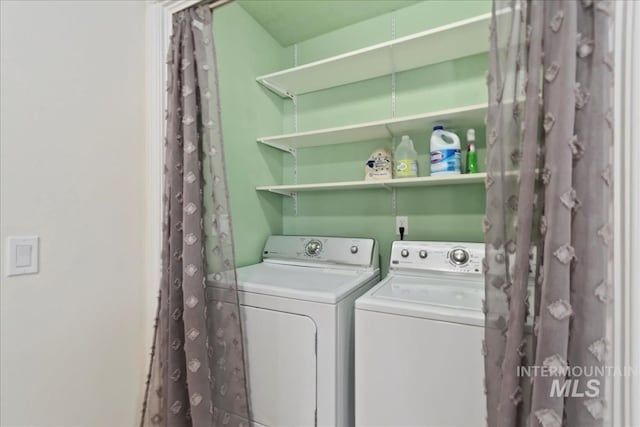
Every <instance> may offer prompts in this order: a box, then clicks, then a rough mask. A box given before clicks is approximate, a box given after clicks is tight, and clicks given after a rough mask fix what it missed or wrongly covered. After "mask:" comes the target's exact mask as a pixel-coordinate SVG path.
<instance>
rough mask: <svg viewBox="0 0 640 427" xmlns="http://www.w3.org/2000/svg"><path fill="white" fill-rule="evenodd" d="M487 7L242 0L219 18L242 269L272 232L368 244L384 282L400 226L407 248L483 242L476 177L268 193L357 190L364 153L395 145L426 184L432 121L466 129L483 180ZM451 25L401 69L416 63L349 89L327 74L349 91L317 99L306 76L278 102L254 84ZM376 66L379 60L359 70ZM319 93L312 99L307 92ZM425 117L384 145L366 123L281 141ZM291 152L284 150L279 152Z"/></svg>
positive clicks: (336, 89) (273, 91)
mask: <svg viewBox="0 0 640 427" xmlns="http://www.w3.org/2000/svg"><path fill="white" fill-rule="evenodd" d="M490 7H491V3H490V2H489V1H487V0H482V1H476V0H472V1H456V2H450V1H355V2H348V1H347V2H322V1H300V2H290V1H270V2H262V1H248V0H240V1H237V2H233V3H231V4H228V5H225V6H224V7H220V8H219V9H218V10H217V11H216V13H215V14H214V25H213V28H214V30H213V31H214V33H215V38H214V39H215V43H216V52H217V62H218V68H219V79H220V80H219V82H220V98H221V112H222V127H223V132H224V139H225V156H226V162H227V163H226V164H227V175H228V180H229V191H230V198H231V209H232V213H233V233H234V240H235V246H236V256H237V258H236V263H237V266H238V267H241V266H245V265H249V264H253V263H257V262H259V261H260V260H261V255H262V248H263V246H264V243H265V241H266V238H267V237H268V236H269V235H274V234H300V235H329V236H362V237H365V236H366V237H373V238H376V239H377V240H378V242H379V244H380V255H381V259H382V260H383V262H381V266H382V268H383V271H382V275H383V276H384V275H385V274H386V266H387V263H386V262H385V261H386V260H388V259H389V250H390V248H391V242H392V241H394V240H397V239H399V236H398V235H397V229H396V218H395V217H396V216H407V217H408V219H409V224H410V225H409V229H408V235H407V236H406V239H408V240H431V241H433V240H443V241H466V242H482V241H483V232H482V226H481V223H482V217H483V215H484V211H485V192H484V185H483V179H480V177H479V176H478V177H476V178H470V180H468V181H461V182H460V183H458V182H452V183H449V184H446V183H444V184H438V185H423V184H422V183H421V182H418V183H417V184H416V185H415V186H413V185H411V186H409V185H407V186H402V187H398V188H396V187H391V186H385V185H380V186H378V187H377V188H373V189H372V188H369V187H363V188H359V184H357V183H356V184H355V185H351V187H352V188H350V189H348V190H346V189H344V188H327V189H324V190H321V191H290V190H286V191H280V190H278V188H279V187H278V186H282V185H301V184H318V183H336V182H342V183H353V182H356V181H358V182H359V181H362V180H363V179H364V167H365V163H366V161H367V159H368V158H369V155H370V154H371V153H372V152H373V151H374V150H375V149H377V148H383V147H384V148H386V149H388V150H390V151H393V149H394V148H395V147H396V146H397V144H398V143H399V142H400V136H401V135H403V134H407V135H409V136H410V138H411V139H412V140H413V141H414V144H415V148H416V151H417V153H418V168H419V176H420V177H425V176H428V175H429V167H430V165H429V161H428V158H429V139H430V136H431V132H432V126H431V124H433V123H438V122H443V123H444V124H445V126H446V129H449V130H452V131H454V132H456V133H457V134H458V136H459V137H460V138H461V140H462V141H465V139H464V136H465V135H466V131H467V129H469V128H473V129H475V133H476V135H477V141H476V142H477V152H478V165H479V169H480V170H479V172H480V173H482V172H484V154H485V141H484V135H485V125H484V114H485V112H486V104H487V89H486V83H485V73H486V70H487V67H488V65H487V64H488V53H487V50H488V42H487V40H486V28H487V26H488V23H489V17H488V16H489V12H490ZM483 16H485V17H486V18H485V19H486V22H485V21H482V17H483ZM479 17H480V18H479ZM474 19H480V21H479V22H480V25H479V27H481V29H482V31H481V32H478V34H477V35H474V34H475V33H474V31H475V30H473V22H474ZM468 22H471V24H469V23H468ZM455 23H462V24H463V25H459V26H455V25H454V28H453V29H452V30H451V31H449V32H448V33H447V34H446V37H444V36H443V37H441V38H440V39H438V38H436V37H432V39H430V40H426V41H425V42H424V46H423V47H421V48H418V49H414V51H413V53H412V54H410V55H408V59H407V58H405V62H411V61H415V64H418V65H420V64H426V65H425V66H418V67H417V68H411V67H410V69H407V70H405V71H399V72H393V73H389V74H384V75H379V76H377V77H374V78H366V79H364V80H355V81H353V80H354V79H351V78H350V74H351V73H352V72H353V67H351V66H349V65H347V66H346V67H345V68H344V69H343V70H342V72H338V73H332V76H334V77H333V78H334V79H335V78H337V79H338V80H340V78H344V79H345V80H347V83H346V84H339V85H336V86H332V87H327V88H322V85H323V77H327V76H326V75H324V76H323V74H322V73H323V72H322V69H319V71H318V72H319V74H318V75H316V76H315V77H314V75H313V74H311V77H309V76H307V77H304V76H303V77H301V79H302V80H301V82H302V83H301V84H302V86H305V85H306V87H307V89H308V88H311V89H312V90H310V91H309V92H305V93H300V94H297V95H295V96H294V97H293V98H292V97H289V96H287V95H286V93H284V94H283V93H278V91H279V88H278V86H277V85H274V86H272V87H267V86H268V82H265V83H266V84H265V85H263V84H260V83H259V82H258V81H257V80H256V79H257V78H258V77H261V76H269V75H272V74H273V73H278V72H280V71H282V70H288V69H290V68H291V67H295V66H301V65H305V64H310V63H313V62H315V61H322V60H325V59H327V58H333V57H335V56H336V55H343V54H344V55H349V54H350V53H353V52H357V51H358V50H359V49H364V48H368V47H370V46H374V45H377V44H380V43H384V42H389V41H391V40H394V39H403V38H406V37H411V36H412V35H416V34H420V33H424V32H425V31H428V30H432V29H434V30H435V29H439V28H443V27H445V26H447V25H448V24H455ZM465 23H466V24H465ZM478 38H480V39H481V43H482V45H483V46H484V45H486V46H485V47H484V48H483V49H481V50H478V51H477V52H474V51H473V49H472V48H468V47H469V46H471V45H473V43H474V42H476V43H478V42H477V40H478ZM467 48H468V51H470V53H465V52H466V51H465V49H467ZM434 52H435V55H434ZM397 54H398V49H397V48H392V49H390V50H389V53H388V54H387V55H388V58H389V60H388V61H390V62H391V65H390V66H391V67H394V66H395V65H394V63H393V61H394V60H396V57H395V56H394V55H396V56H397ZM383 55H385V53H383ZM422 55H424V57H421V56H422ZM405 56H407V55H405ZM365 60H366V59H365ZM379 65H380V64H379V58H378V59H376V60H375V61H374V62H372V63H371V64H370V65H366V64H365V65H364V68H367V67H369V68H370V69H373V68H375V67H377V66H379ZM358 66H360V67H361V68H362V64H359V65H358ZM337 70H339V68H337ZM335 76H337V77H335ZM304 79H307V81H304ZM349 80H351V81H349ZM273 81H277V79H274V80H273ZM291 81H293V80H291ZM314 82H315V83H314ZM298 83H300V82H298ZM298 83H296V84H298ZM316 83H317V84H318V85H320V87H321V89H320V90H315V89H313V88H314V85H315V84H316ZM296 84H293V86H292V87H294V89H296V87H295V86H296ZM329 84H331V82H329ZM334 84H335V82H334ZM298 86H300V85H298ZM304 90H305V89H304V88H303V89H302V91H304ZM483 108H484V110H483ZM429 113H434V114H433V117H432V118H431V119H424V120H423V125H416V124H415V123H410V126H405V128H406V132H405V131H403V129H404V128H403V127H402V126H404V125H403V123H404V122H403V121H402V120H401V122H400V123H399V124H396V125H395V126H396V128H395V129H394V128H393V126H390V125H388V124H387V125H386V128H387V130H389V132H388V133H386V134H380V132H379V130H376V129H373V130H374V131H373V132H371V134H370V135H368V134H367V132H368V131H369V130H371V129H370V128H371V126H370V127H366V126H365V128H358V129H359V130H358V131H357V132H360V134H358V135H355V136H354V134H353V133H351V134H350V133H349V132H346V131H344V130H343V131H341V132H342V133H340V132H339V133H337V134H336V133H331V132H328V133H322V132H320V134H318V135H316V136H313V138H314V139H313V141H311V137H308V138H307V139H306V140H304V141H302V140H298V141H296V140H295V138H293V139H291V138H290V139H287V138H284V139H282V138H280V136H282V135H288V134H292V133H304V132H309V131H316V130H323V129H324V130H326V129H331V128H337V127H343V126H346V127H349V126H351V125H360V124H368V123H371V122H376V121H385V120H390V119H403V118H407V117H411V116H420V117H422V116H425V115H426V116H429ZM440 113H443V114H440ZM439 114H440V116H439ZM374 127H375V126H374ZM357 132H356V133H357ZM259 141H261V142H259ZM291 141H293V143H291ZM301 141H302V142H301ZM309 141H311V142H309ZM336 141H339V143H336ZM290 143H291V144H292V145H291V144H290ZM287 144H290V145H287ZM296 144H298V145H297V146H296ZM291 146H294V150H291V151H294V152H291V151H288V148H290V147H291ZM279 148H280V149H279ZM283 148H284V149H283ZM465 179H466V178H465ZM454 184H460V185H454ZM256 188H262V189H263V190H264V189H265V188H266V190H264V191H261V190H256ZM269 189H271V190H274V191H269Z"/></svg>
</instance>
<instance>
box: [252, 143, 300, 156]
mask: <svg viewBox="0 0 640 427" xmlns="http://www.w3.org/2000/svg"><path fill="white" fill-rule="evenodd" d="M258 142H259V143H261V144H264V145H268V146H269V147H273V148H277V149H278V150H281V151H284V152H287V153H290V154H294V155H295V154H296V149H295V148H293V147H289V146H288V145H285V144H278V143H277V142H271V141H269V140H268V139H267V140H265V139H258Z"/></svg>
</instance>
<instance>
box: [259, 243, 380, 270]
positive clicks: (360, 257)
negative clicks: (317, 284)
mask: <svg viewBox="0 0 640 427" xmlns="http://www.w3.org/2000/svg"><path fill="white" fill-rule="evenodd" d="M262 257H263V259H264V260H269V259H273V260H278V261H302V262H308V261H313V262H324V263H327V264H344V265H354V266H371V265H375V266H376V267H377V266H378V264H379V262H378V248H377V245H376V241H375V240H374V239H359V238H348V237H321V236H270V237H269V239H268V240H267V243H266V245H265V247H264V251H263V253H262Z"/></svg>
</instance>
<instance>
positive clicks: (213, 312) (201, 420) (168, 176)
mask: <svg viewBox="0 0 640 427" xmlns="http://www.w3.org/2000/svg"><path fill="white" fill-rule="evenodd" d="M167 65H168V76H169V77H168V82H167V101H168V108H167V112H166V124H167V128H166V139H165V168H164V177H165V180H164V220H163V250H162V280H161V283H160V293H159V300H158V315H157V319H156V326H155V336H154V344H153V348H152V354H151V365H150V370H149V378H148V381H147V389H146V394H145V402H144V408H143V414H142V420H141V425H142V426H152V425H160V426H172V427H173V426H207V427H210V426H244V427H248V426H249V421H248V420H249V419H250V415H249V404H248V401H247V396H248V393H247V382H246V370H245V355H244V340H243V330H242V324H241V318H240V307H239V301H238V294H237V283H236V273H235V261H234V247H233V235H232V226H231V214H230V210H229V196H228V189H227V179H226V173H225V163H224V144H223V137H222V128H221V120H220V102H219V91H218V76H217V67H216V62H215V47H214V40H213V32H212V14H211V11H210V10H209V8H207V7H206V6H200V7H195V8H191V9H188V10H184V11H182V12H179V13H176V14H174V16H173V34H172V36H171V43H170V49H169V53H168V59H167Z"/></svg>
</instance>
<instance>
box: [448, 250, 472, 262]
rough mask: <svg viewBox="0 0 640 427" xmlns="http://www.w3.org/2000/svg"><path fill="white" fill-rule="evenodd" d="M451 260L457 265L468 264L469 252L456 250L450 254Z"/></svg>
mask: <svg viewBox="0 0 640 427" xmlns="http://www.w3.org/2000/svg"><path fill="white" fill-rule="evenodd" d="M449 259H450V260H451V261H452V262H453V263H454V264H456V265H463V264H466V263H467V261H469V252H467V250H466V249H461V248H457V249H454V250H452V251H451V252H450V253H449Z"/></svg>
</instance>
